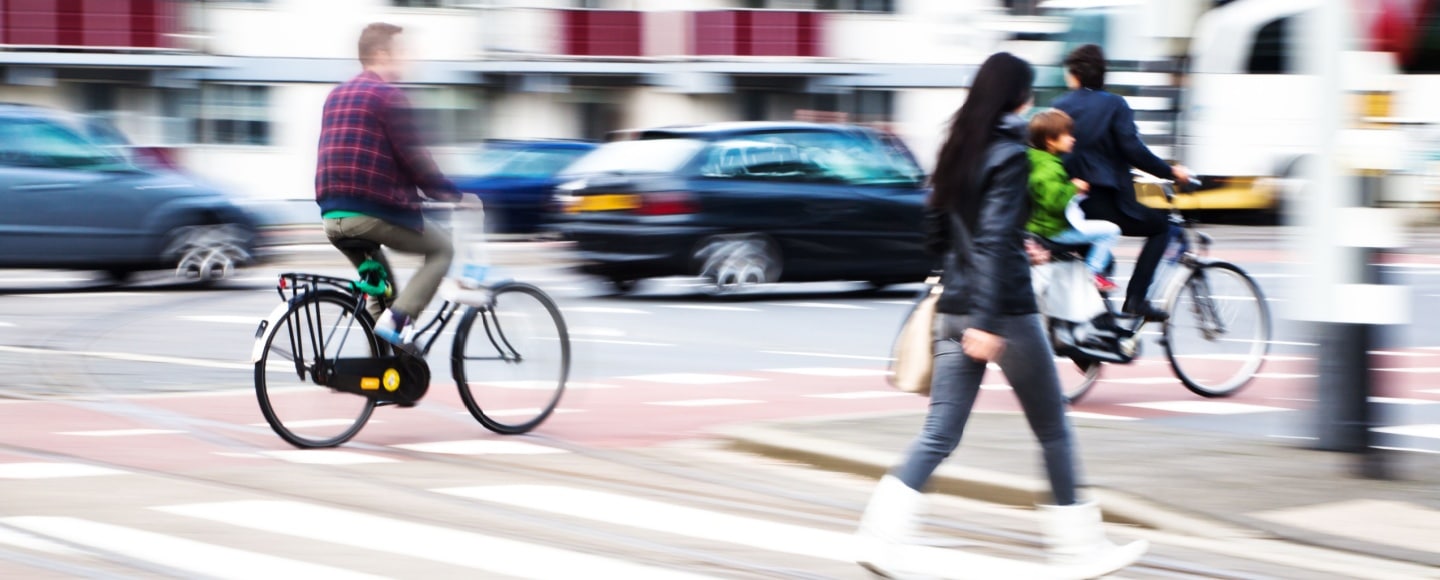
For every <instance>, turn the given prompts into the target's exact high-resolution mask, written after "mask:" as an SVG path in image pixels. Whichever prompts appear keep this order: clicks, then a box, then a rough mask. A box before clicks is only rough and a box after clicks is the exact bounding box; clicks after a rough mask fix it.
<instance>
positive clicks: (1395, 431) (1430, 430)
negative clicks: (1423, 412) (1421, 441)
mask: <svg viewBox="0 0 1440 580" xmlns="http://www.w3.org/2000/svg"><path fill="white" fill-rule="evenodd" d="M1371 430H1372V431H1376V432H1379V433H1388V434H1391V435H1404V436H1406V437H1426V438H1429V439H1440V425H1395V426H1392V427H1376V428H1374V429H1371Z"/></svg>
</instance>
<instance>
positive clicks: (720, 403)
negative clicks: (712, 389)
mask: <svg viewBox="0 0 1440 580" xmlns="http://www.w3.org/2000/svg"><path fill="white" fill-rule="evenodd" d="M763 402H764V401H756V400H754V399H690V400H685V401H656V402H651V403H645V404H646V405H659V406H661V407H724V406H729V405H754V404H756V403H763Z"/></svg>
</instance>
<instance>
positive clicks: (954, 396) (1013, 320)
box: [892, 314, 1078, 505]
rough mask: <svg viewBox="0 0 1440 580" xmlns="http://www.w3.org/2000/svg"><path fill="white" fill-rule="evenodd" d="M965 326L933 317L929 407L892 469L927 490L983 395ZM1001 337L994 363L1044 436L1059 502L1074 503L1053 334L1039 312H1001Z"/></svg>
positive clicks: (981, 367) (963, 321) (980, 370)
mask: <svg viewBox="0 0 1440 580" xmlns="http://www.w3.org/2000/svg"><path fill="white" fill-rule="evenodd" d="M966 326H967V317H965V316H955V315H949V314H941V315H938V316H937V317H936V324H935V327H936V328H935V330H936V333H935V339H936V340H935V371H934V374H933V377H932V378H931V382H930V412H929V414H928V415H927V416H926V417H925V427H924V428H923V429H922V430H921V432H920V436H919V437H918V438H916V439H915V442H914V443H912V444H911V445H910V449H909V450H908V451H907V452H906V454H905V460H904V461H903V462H902V463H901V464H900V465H899V466H898V467H896V468H895V469H894V470H893V471H892V474H893V475H895V477H897V478H899V479H900V481H902V482H904V483H905V485H906V486H909V487H910V488H911V489H914V490H923V489H924V487H925V484H926V482H928V481H929V480H930V476H931V475H932V474H934V473H935V469H936V468H938V467H939V466H940V463H941V462H943V461H944V460H945V459H946V458H947V457H949V456H950V454H951V453H952V452H954V451H955V448H956V447H958V446H959V445H960V436H961V434H963V433H964V431H965V423H966V421H968V420H969V418H970V410H971V409H972V408H973V407H974V406H975V398H976V397H977V396H978V395H979V393H980V381H981V379H983V378H984V377H985V363H983V362H981V361H977V360H975V359H972V358H970V357H969V356H966V355H965V353H964V352H961V350H960V342H959V340H960V336H961V334H962V333H963V332H964V331H965V327H966ZM998 334H1000V336H1002V337H1004V339H1005V351H1004V352H1003V353H1002V354H1001V355H1000V360H998V361H996V362H997V363H999V365H1000V370H1001V371H1002V372H1004V373H1005V377H1006V378H1007V379H1009V380H1010V385H1011V386H1012V387H1013V388H1014V391H1015V396H1016V397H1017V398H1019V400H1020V407H1021V408H1022V409H1023V410H1024V411H1025V419H1026V420H1027V421H1028V422H1029V423H1030V430H1031V431H1032V432H1033V433H1034V434H1035V438H1036V439H1038V440H1039V441H1040V447H1041V449H1042V450H1043V452H1044V453H1043V454H1044V459H1045V471H1046V473H1047V474H1048V476H1049V479H1050V489H1051V493H1052V494H1053V496H1054V501H1055V504H1056V505H1071V504H1074V503H1075V485H1076V483H1075V482H1076V481H1077V479H1078V476H1077V475H1076V467H1075V464H1076V462H1075V451H1074V445H1073V444H1072V443H1071V441H1072V439H1073V438H1074V436H1073V434H1072V431H1071V429H1070V420H1069V418H1068V417H1067V416H1066V415H1065V411H1066V405H1065V397H1064V396H1063V395H1062V394H1061V393H1060V379H1059V377H1058V376H1057V374H1056V371H1055V361H1054V354H1053V352H1052V351H1051V349H1050V339H1049V337H1047V336H1046V335H1045V331H1044V329H1043V328H1042V327H1041V323H1040V316H1039V315H1038V314H1026V315H1018V316H1007V317H1003V318H1001V323H1000V331H999V333H998Z"/></svg>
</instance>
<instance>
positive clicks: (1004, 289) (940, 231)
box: [925, 115, 1036, 333]
mask: <svg viewBox="0 0 1440 580" xmlns="http://www.w3.org/2000/svg"><path fill="white" fill-rule="evenodd" d="M995 131H996V133H995V140H994V141H993V142H991V144H990V147H989V149H987V150H986V151H985V158H984V160H983V163H984V165H983V166H982V169H981V171H980V173H979V175H978V176H977V179H976V181H975V183H974V185H973V187H974V188H975V189H974V191H976V192H979V193H980V195H982V196H983V197H982V198H981V201H980V215H979V216H978V219H977V220H976V223H975V227H974V229H973V230H967V228H966V227H965V225H964V224H963V223H962V220H961V218H960V216H959V214H958V213H956V212H953V211H946V210H937V209H930V210H927V211H926V214H925V226H926V227H925V230H926V238H927V241H928V243H927V247H928V248H929V250H930V251H931V252H932V253H935V254H943V255H944V256H945V276H944V278H943V282H944V286H945V291H944V293H943V294H941V295H940V301H939V303H938V304H936V310H938V311H940V312H943V313H946V314H969V315H970V316H971V318H970V322H969V327H970V328H976V329H979V330H983V331H986V332H992V333H996V332H998V330H999V328H1000V325H999V318H1000V317H1001V316H1012V315H1017V314H1033V313H1035V312H1036V308H1035V293H1034V291H1033V290H1031V288H1030V258H1029V257H1028V256H1027V255H1026V254H1025V243H1024V234H1025V222H1026V221H1028V220H1029V219H1030V191H1029V179H1030V158H1029V157H1028V156H1027V155H1026V153H1025V141H1024V139H1025V132H1026V123H1025V120H1024V119H1022V118H1020V117H1019V116H1018V115H1010V116H1009V117H1006V118H1005V119H1004V121H1003V122H1002V123H1001V125H1000V126H999V127H997V128H996V129H995ZM943 170H944V168H937V169H936V171H943ZM967 233H968V235H967Z"/></svg>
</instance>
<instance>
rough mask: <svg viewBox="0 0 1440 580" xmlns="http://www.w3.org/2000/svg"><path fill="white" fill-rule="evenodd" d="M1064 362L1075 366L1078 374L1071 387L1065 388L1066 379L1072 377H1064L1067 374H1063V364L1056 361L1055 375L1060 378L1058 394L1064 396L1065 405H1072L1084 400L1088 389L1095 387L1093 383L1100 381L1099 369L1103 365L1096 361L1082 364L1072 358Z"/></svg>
mask: <svg viewBox="0 0 1440 580" xmlns="http://www.w3.org/2000/svg"><path fill="white" fill-rule="evenodd" d="M1066 360H1069V361H1070V362H1071V363H1073V364H1074V365H1075V369H1076V371H1077V372H1078V373H1079V379H1078V380H1077V381H1076V382H1075V383H1074V385H1073V386H1067V385H1066V384H1065V380H1066V378H1073V377H1067V376H1066V374H1067V373H1066V372H1064V371H1065V368H1064V366H1063V365H1064V364H1065V363H1064V362H1062V361H1060V360H1058V359H1057V360H1056V364H1057V366H1058V368H1056V375H1057V376H1059V378H1060V394H1061V395H1064V396H1065V402H1066V403H1069V404H1071V405H1074V404H1075V403H1078V402H1079V401H1080V399H1082V398H1084V397H1085V395H1086V394H1087V393H1089V392H1090V389H1092V388H1094V387H1095V383H1096V382H1097V381H1099V380H1100V368H1101V367H1103V366H1104V363H1101V362H1100V361H1096V360H1091V361H1083V362H1082V361H1080V360H1076V359H1073V358H1067V359H1066Z"/></svg>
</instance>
